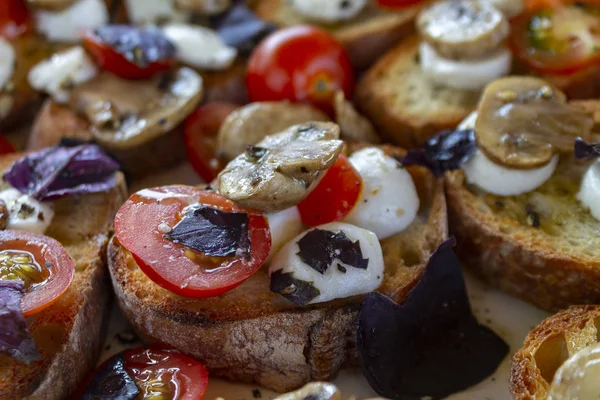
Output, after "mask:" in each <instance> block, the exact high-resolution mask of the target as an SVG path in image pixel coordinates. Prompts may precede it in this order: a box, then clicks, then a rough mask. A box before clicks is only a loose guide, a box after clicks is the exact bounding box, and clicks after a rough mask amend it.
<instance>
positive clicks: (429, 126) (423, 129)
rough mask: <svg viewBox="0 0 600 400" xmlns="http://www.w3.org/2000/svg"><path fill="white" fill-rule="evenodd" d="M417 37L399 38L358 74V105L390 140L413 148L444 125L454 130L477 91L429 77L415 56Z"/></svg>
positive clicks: (473, 104) (474, 99) (471, 107)
mask: <svg viewBox="0 0 600 400" xmlns="http://www.w3.org/2000/svg"><path fill="white" fill-rule="evenodd" d="M419 40H420V39H419V37H418V36H416V35H414V36H411V37H409V38H407V39H405V40H404V41H402V42H401V43H400V44H398V46H396V47H395V48H394V49H392V50H390V51H389V52H388V53H387V54H386V55H385V56H383V57H382V58H381V59H380V60H379V61H378V62H377V63H376V64H375V65H374V66H373V67H371V68H370V69H369V70H368V71H367V72H366V74H365V75H364V76H363V77H362V78H361V80H360V81H359V82H358V85H357V87H356V95H355V100H356V104H357V106H358V108H359V109H360V110H361V111H362V112H363V113H364V114H365V115H366V116H367V117H369V118H370V119H371V121H373V123H374V124H375V126H376V127H377V128H378V129H379V131H380V132H381V133H382V134H383V135H384V136H385V137H386V138H387V139H388V140H390V141H392V142H393V143H395V144H397V145H399V146H401V147H405V148H412V147H416V146H419V145H421V144H422V143H423V142H425V141H426V140H427V139H429V137H431V136H432V135H433V134H435V133H437V132H439V131H440V130H443V129H454V128H456V125H458V123H459V122H460V121H462V120H463V119H464V118H465V117H466V116H467V115H469V113H470V112H471V111H473V110H474V109H475V107H476V106H477V101H478V99H479V93H478V92H469V91H462V90H456V89H451V88H444V87H440V86H437V85H435V84H434V83H432V82H431V80H429V79H428V78H427V77H426V76H425V75H424V73H423V71H422V70H421V67H420V65H419V61H418V45H419Z"/></svg>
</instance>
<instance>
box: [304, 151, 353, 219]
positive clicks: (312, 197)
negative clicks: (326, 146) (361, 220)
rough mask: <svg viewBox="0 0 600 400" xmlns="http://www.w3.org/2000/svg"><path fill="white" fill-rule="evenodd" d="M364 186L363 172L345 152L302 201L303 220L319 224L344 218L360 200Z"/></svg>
mask: <svg viewBox="0 0 600 400" xmlns="http://www.w3.org/2000/svg"><path fill="white" fill-rule="evenodd" d="M362 187H363V180H362V178H361V176H360V174H359V173H358V171H356V170H355V169H354V167H353V166H352V164H350V161H349V160H348V158H347V157H346V156H345V155H343V154H341V155H340V156H339V158H338V159H337V161H336V162H335V164H334V165H333V166H332V167H331V168H329V169H328V170H327V172H326V173H325V176H323V178H322V179H321V180H320V181H319V184H318V185H317V187H315V188H314V189H313V190H312V191H311V192H310V193H309V194H308V196H306V198H304V200H302V201H301V202H300V203H299V204H298V210H299V211H300V216H301V218H302V223H304V224H305V225H308V226H317V225H321V224H326V223H329V222H333V221H341V220H342V219H344V218H345V217H346V216H347V215H348V214H350V211H352V209H353V208H354V206H355V205H356V203H357V202H358V199H359V197H360V194H361V192H362Z"/></svg>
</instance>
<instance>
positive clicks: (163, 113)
mask: <svg viewBox="0 0 600 400" xmlns="http://www.w3.org/2000/svg"><path fill="white" fill-rule="evenodd" d="M202 93H203V84H202V78H201V77H200V75H198V74H197V73H196V72H195V71H193V70H191V69H189V68H179V69H178V70H176V71H173V72H171V73H169V74H167V75H163V76H161V77H159V78H156V79H154V80H148V81H133V80H126V79H121V78H118V77H116V76H115V75H112V74H110V73H108V72H104V73H102V74H100V75H99V76H98V77H97V78H94V79H93V80H90V81H88V82H86V83H84V84H82V85H79V86H77V87H76V88H75V89H73V92H72V93H71V107H73V108H74V109H75V110H77V111H78V112H80V113H82V114H84V115H85V116H86V117H87V118H88V119H89V121H90V122H91V124H92V133H93V135H94V138H95V139H96V141H97V142H98V143H100V144H101V145H103V146H105V147H107V148H110V149H129V148H132V147H136V146H139V145H141V144H143V143H147V142H149V141H150V140H152V139H154V138H156V137H159V136H161V135H163V134H165V133H167V132H169V131H171V130H172V129H173V128H175V127H177V125H179V124H180V123H181V122H182V121H183V120H184V119H185V118H186V117H187V116H188V115H189V114H190V113H191V112H192V111H193V110H194V108H195V107H196V106H197V105H198V103H199V102H200V100H201V99H202Z"/></svg>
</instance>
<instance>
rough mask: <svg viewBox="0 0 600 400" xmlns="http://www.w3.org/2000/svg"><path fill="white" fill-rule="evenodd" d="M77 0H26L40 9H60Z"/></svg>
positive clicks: (69, 5)
mask: <svg viewBox="0 0 600 400" xmlns="http://www.w3.org/2000/svg"><path fill="white" fill-rule="evenodd" d="M76 1H77V0H27V4H30V5H31V7H33V8H36V9H40V10H49V11H60V10H64V9H65V8H69V7H71V6H72V5H73V4H74V3H75V2H76Z"/></svg>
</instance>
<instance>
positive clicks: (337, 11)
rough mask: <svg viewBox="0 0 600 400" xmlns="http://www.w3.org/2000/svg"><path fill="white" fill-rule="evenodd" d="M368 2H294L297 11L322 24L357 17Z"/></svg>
mask: <svg viewBox="0 0 600 400" xmlns="http://www.w3.org/2000/svg"><path fill="white" fill-rule="evenodd" d="M367 3H368V0H345V1H337V0H293V1H292V4H293V6H294V8H295V9H296V11H298V12H299V13H300V14H302V15H303V16H305V17H306V18H308V19H312V20H314V21H322V22H335V21H345V20H348V19H351V18H354V17H355V16H357V15H358V14H359V13H360V12H361V11H362V10H363V8H365V6H366V5H367Z"/></svg>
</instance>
